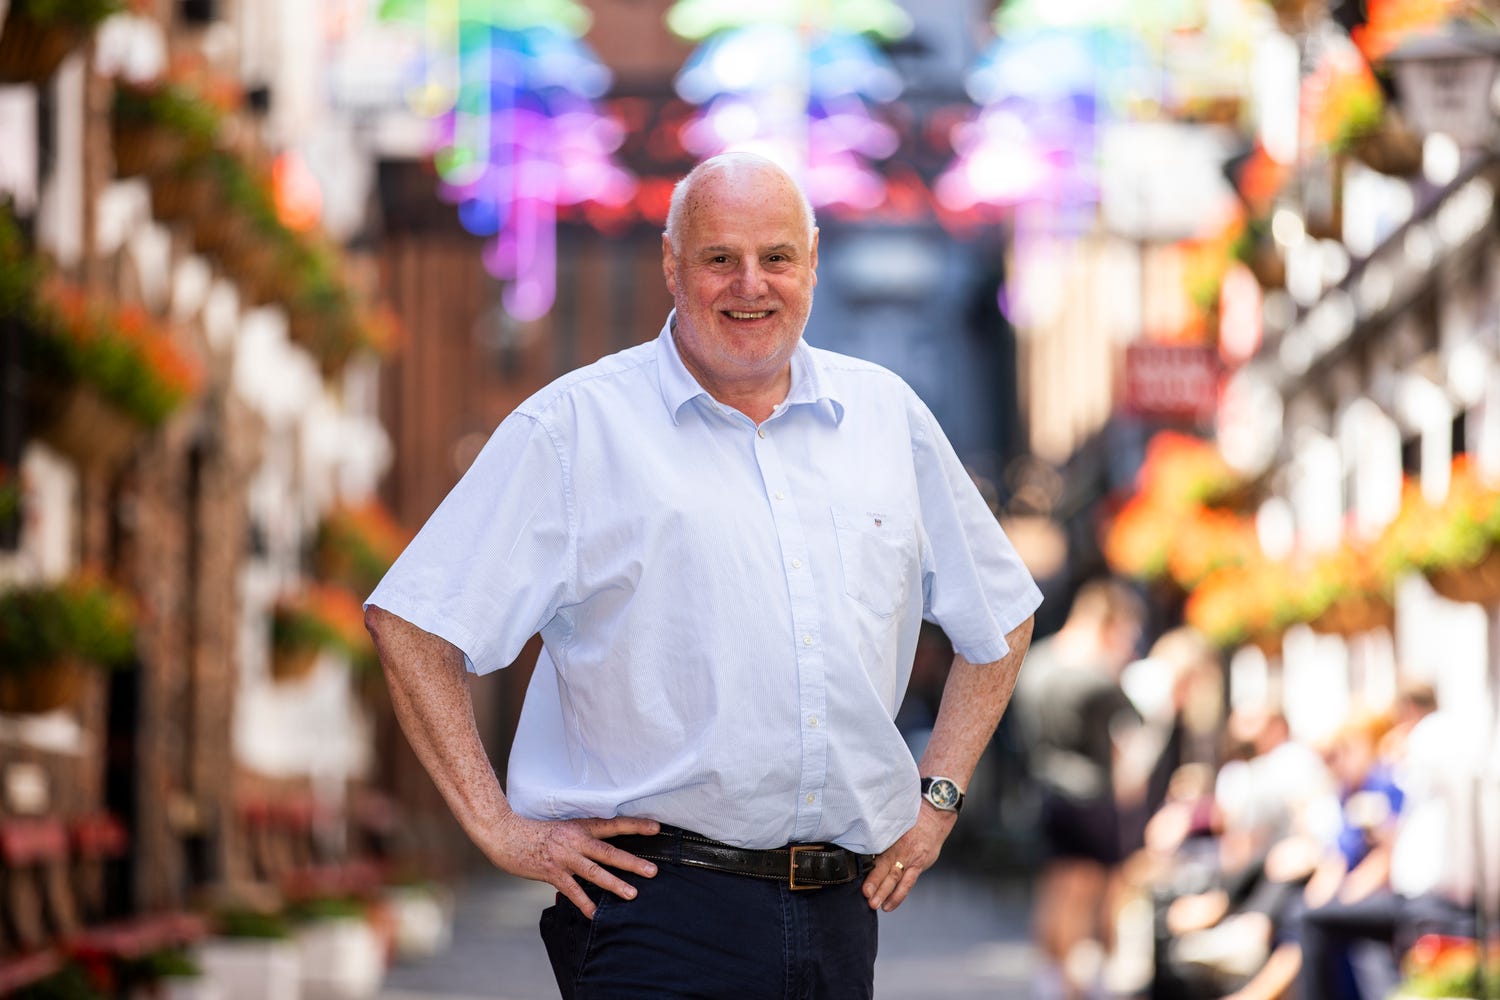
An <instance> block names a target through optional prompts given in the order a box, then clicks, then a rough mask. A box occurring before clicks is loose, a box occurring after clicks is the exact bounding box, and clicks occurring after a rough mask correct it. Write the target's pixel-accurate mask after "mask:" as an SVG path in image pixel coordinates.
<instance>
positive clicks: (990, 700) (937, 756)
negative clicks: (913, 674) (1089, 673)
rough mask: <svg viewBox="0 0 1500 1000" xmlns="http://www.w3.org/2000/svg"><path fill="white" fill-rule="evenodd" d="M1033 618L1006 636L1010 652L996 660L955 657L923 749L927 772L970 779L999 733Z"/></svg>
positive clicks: (961, 780)
mask: <svg viewBox="0 0 1500 1000" xmlns="http://www.w3.org/2000/svg"><path fill="white" fill-rule="evenodd" d="M1032 623H1033V619H1031V618H1028V619H1026V620H1025V621H1024V622H1022V623H1021V624H1020V625H1017V626H1016V627H1015V628H1014V629H1012V630H1011V632H1010V634H1009V635H1007V636H1006V637H1005V641H1006V642H1007V643H1008V644H1009V645H1010V652H1009V653H1007V654H1006V655H1005V657H1004V658H1003V659H1000V660H997V661H996V662H994V663H970V662H969V661H968V660H966V659H964V658H963V657H962V656H955V657H954V658H953V667H952V669H951V670H950V671H949V672H948V680H947V682H946V683H945V684H944V685H943V700H942V704H941V705H940V706H939V707H938V716H937V721H936V722H935V723H934V724H933V727H932V736H931V738H930V739H928V741H927V749H926V750H925V751H924V752H923V754H922V760H921V764H920V767H921V771H922V773H923V774H924V775H942V776H943V777H947V778H952V779H953V780H954V781H956V782H958V783H959V784H960V785H967V784H968V782H969V778H970V777H972V776H973V774H974V768H975V767H976V766H977V765H978V763H979V756H980V754H982V753H983V752H984V748H985V747H986V746H987V745H988V744H989V741H990V737H992V736H994V735H995V727H996V726H997V725H999V724H1000V716H1002V715H1003V714H1004V713H1005V708H1006V706H1007V705H1009V704H1010V697H1011V694H1012V693H1013V692H1014V691H1015V688H1016V676H1017V675H1018V674H1019V672H1020V669H1021V660H1022V659H1024V658H1025V656H1026V650H1027V648H1028V647H1029V646H1030V645H1031V629H1032Z"/></svg>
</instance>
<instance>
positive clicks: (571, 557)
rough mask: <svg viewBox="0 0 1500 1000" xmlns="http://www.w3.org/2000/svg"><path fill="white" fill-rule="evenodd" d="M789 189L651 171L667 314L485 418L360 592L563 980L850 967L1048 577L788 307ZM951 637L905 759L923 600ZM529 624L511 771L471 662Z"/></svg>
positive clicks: (969, 487)
mask: <svg viewBox="0 0 1500 1000" xmlns="http://www.w3.org/2000/svg"><path fill="white" fill-rule="evenodd" d="M817 264H818V231H817V229H816V227H815V225H814V220H813V212H812V208H811V206H810V205H809V204H808V203H807V200H806V198H805V197H804V196H803V195H802V193H801V192H800V191H799V190H798V188H797V186H796V184H795V183H794V182H793V181H792V179H791V178H790V177H789V176H788V175H787V174H786V173H785V172H783V171H782V170H781V169H780V168H779V167H777V166H775V165H774V164H772V163H771V162H770V161H768V160H764V159H762V158H759V157H756V156H751V155H748V154H726V155H724V156H719V157H715V158H714V159H712V160H709V161H707V162H705V163H703V164H700V165H699V166H698V167H697V168H696V169H695V170H693V172H692V173H690V174H689V175H688V176H687V177H686V178H684V179H683V181H682V182H681V183H680V184H679V185H678V186H677V188H676V190H675V191H674V192H673V197H672V204H671V211H670V213H669V215H668V220H667V231H666V233H665V234H664V235H663V239H662V271H663V275H664V277H665V279H666V284H667V288H668V289H669V290H670V291H671V293H672V296H673V300H674V305H675V308H674V310H673V312H672V314H671V315H670V316H669V317H668V319H667V322H666V324H665V326H664V327H663V329H662V331H661V334H660V336H658V337H657V338H656V340H654V341H652V342H650V343H647V344H643V345H641V346H639V347H635V348H631V349H630V350H627V351H624V352H621V353H620V354H616V355H613V356H611V357H608V358H605V359H604V360H602V361H599V362H597V363H595V364H593V365H590V366H588V367H586V368H583V369H580V370H579V371H576V372H573V373H572V374H570V375H568V376H565V377H564V378H562V379H560V380H558V381H557V382H555V383H553V384H552V385H551V386H548V387H547V388H546V389H544V390H542V391H541V392H540V393H538V394H537V395H535V396H534V397H532V398H531V399H530V400H528V401H527V402H526V403H524V404H523V405H522V406H521V407H519V408H518V409H517V410H516V411H515V413H513V414H512V415H511V416H510V417H508V418H507V419H506V420H505V421H504V422H502V423H501V425H500V427H499V428H498V429H497V430H496V431H495V433H494V435H493V436H492V437H491V439H490V441H489V443H488V444H487V445H486V446H485V449H484V451H483V452H482V453H481V454H480V456H479V458H478V459H477V460H476V461H475V463H474V466H473V468H471V469H470V471H469V472H468V473H467V474H466V475H465V476H464V478H463V480H462V481H461V482H460V483H459V484H458V485H457V486H456V487H455V488H454V490H453V492H452V493H451V494H450V495H449V496H448V498H447V499H446V500H444V502H443V504H442V505H441V506H440V507H439V508H438V510H437V511H436V512H435V513H434V514H433V516H432V518H431V519H430V520H429V521H428V523H427V524H426V526H424V527H423V529H422V531H421V532H420V533H419V534H418V536H417V538H416V539H415V540H414V541H413V542H412V544H411V546H410V547H409V548H408V549H407V551H406V552H405V553H404V554H403V555H402V556H401V558H400V559H399V560H398V561H397V563H396V565H395V566H394V567H393V568H392V569H391V572H390V573H389V575H387V577H386V579H385V580H383V581H382V582H381V584H380V586H379V587H378V588H377V589H376V591H375V593H374V594H372V595H371V596H370V599H369V601H368V604H367V613H366V620H367V622H368V624H369V627H370V630H371V632H372V633H373V634H374V636H375V638H376V642H377V645H378V647H379V649H380V654H381V660H382V662H383V663H384V665H385V670H386V676H387V678H388V680H389V682H390V687H391V692H392V701H393V704H394V705H395V708H396V713H397V716H398V718H399V719H400V721H401V725H402V728H403V729H404V731H405V733H406V735H407V738H408V740H409V741H410V742H411V744H412V746H413V748H414V749H415V750H416V752H417V754H418V756H419V757H420V758H421V760H422V762H423V764H424V765H425V766H426V767H427V769H428V771H429V772H430V773H431V775H432V777H433V779H434V781H435V782H436V783H437V785H438V787H439V788H440V789H441V790H442V792H443V795H444V797H445V799H446V801H447V802H448V804H449V805H450V807H451V808H452V809H453V812H454V814H455V815H456V816H457V818H458V820H459V822H460V823H461V824H462V825H463V827H464V830H465V831H466V832H467V833H468V835H469V836H470V837H471V838H472V839H473V840H474V842H475V843H476V844H477V845H478V846H479V847H480V848H481V849H482V850H483V851H484V853H485V854H486V856H487V857H488V858H489V859H490V860H491V861H493V862H494V863H495V864H496V865H497V866H498V867H500V868H502V869H504V870H505V871H508V872H511V873H513V874H516V875H521V876H524V877H526V878H532V879H537V880H540V881H543V882H547V883H549V884H551V885H553V886H555V887H556V888H557V890H558V897H557V902H556V903H555V905H553V906H552V907H550V908H548V909H547V910H546V911H545V912H544V913H543V914H542V918H541V929H542V937H543V940H544V942H545V943H546V946H547V951H548V955H549V957H550V958H551V961H552V966H553V970H554V972H555V973H556V975H557V980H558V986H559V989H560V990H561V992H562V994H563V996H565V997H569V998H574V997H576V998H599V997H608V998H618V997H653V998H655V997H675V996H693V997H725V998H731V997H732V998H736V1000H741V998H759V997H767V998H770V997H793V996H795V997H819V998H845V997H849V998H854V997H869V996H871V995H872V994H873V977H874V961H875V950H876V937H877V928H876V924H877V920H876V916H877V914H878V913H879V912H880V911H881V910H886V911H889V910H892V909H894V908H895V907H897V906H898V905H900V904H901V902H902V901H903V900H904V899H905V898H906V896H907V894H908V893H909V892H910V891H911V890H912V887H913V886H914V885H915V883H916V882H917V880H918V878H919V877H920V876H921V874H922V872H923V871H925V870H926V869H927V868H928V867H930V866H931V865H932V863H933V862H934V861H935V860H936V859H937V857H938V853H939V851H940V850H941V848H942V844H943V842H944V840H945V839H946V838H947V836H948V833H949V831H950V830H951V829H952V828H953V824H954V822H955V820H956V818H957V814H958V810H959V808H960V806H961V805H962V804H963V786H964V785H965V784H966V783H967V781H968V778H969V776H970V775H971V774H972V773H973V770H974V767H975V764H976V762H977V761H978V758H979V754H980V752H981V750H982V749H983V748H984V746H985V744H986V743H987V742H988V740H989V738H990V736H991V734H992V733H993V731H994V728H995V725H996V723H997V722H998V721H999V718H1000V715H1001V713H1002V712H1003V711H1004V708H1005V705H1006V703H1007V702H1008V701H1009V699H1010V694H1011V690H1012V689H1013V687H1014V684H1015V679H1016V672H1017V670H1018V669H1019V667H1020V663H1021V658H1022V656H1023V655H1024V653H1025V649H1026V646H1027V644H1028V643H1029V641H1030V636H1031V616H1032V613H1033V612H1034V611H1035V609H1036V607H1037V605H1038V604H1039V603H1040V600H1041V595H1040V593H1039V592H1038V591H1037V589H1036V587H1035V585H1034V584H1033V583H1032V581H1031V578H1030V577H1029V576H1028V575H1027V573H1026V571H1025V569H1024V568H1023V567H1022V565H1021V563H1020V561H1019V560H1018V559H1017V557H1016V554H1015V552H1014V550H1013V549H1012V548H1011V545H1010V543H1009V542H1008V541H1007V540H1006V538H1005V536H1004V534H1003V533H1002V532H1001V531H1000V528H999V526H998V525H997V524H996V522H995V519H994V517H993V516H992V515H991V513H990V511H989V509H988V507H986V506H985V504H984V502H983V500H981V498H980V496H979V494H978V492H977V490H976V489H975V488H974V486H973V483H972V482H971V480H970V479H969V477H968V476H967V475H966V474H965V472H964V470H963V467H962V466H961V465H960V464H959V462H958V459H957V458H956V456H955V455H954V453H953V450H952V448H951V447H950V446H949V444H948V442H947V439H946V438H945V437H944V436H943V433H942V431H941V430H940V429H939V427H938V426H937V423H936V421H934V420H933V418H932V415H931V413H930V412H928V410H927V408H926V407H925V406H923V405H922V403H921V401H920V400H918V399H917V397H916V396H915V395H914V394H913V393H912V391H911V390H910V389H909V388H908V387H907V386H906V385H905V384H904V383H903V382H902V381H901V380H900V379H898V378H897V377H896V376H895V375H892V374H891V373H890V372H888V371H886V370H884V369H882V368H879V367H877V366H875V365H871V364H868V363H865V362H862V361H857V360H855V359H852V358H847V357H842V356H839V355H836V354H832V353H829V352H827V351H821V350H817V349H815V348H811V347H809V346H808V345H807V344H806V343H804V342H803V340H802V331H803V328H804V326H806V324H807V319H808V314H809V312H810V310H811V308H812V299H813V288H814V286H815V285H816V284H817ZM924 617H925V618H928V619H930V620H932V621H935V622H937V623H938V624H940V625H941V626H942V627H943V628H944V629H945V630H946V631H947V632H948V635H949V637H950V638H951V639H952V640H953V644H954V648H955V649H956V650H957V651H958V654H959V655H958V656H957V657H956V658H955V661H954V664H953V668H952V671H951V673H950V675H949V680H948V683H947V687H946V689H945V691H944V695H943V701H942V708H941V711H940V713H939V716H938V719H937V723H936V725H935V727H934V730H933V734H932V738H931V740H930V741H929V744H928V746H927V749H926V751H925V752H924V754H923V757H922V761H921V764H920V766H918V764H917V762H915V761H913V760H912V757H911V755H910V753H909V752H908V751H907V749H906V746H905V744H904V743H903V741H902V739H901V736H900V734H899V733H898V732H897V730H896V727H895V724H894V722H893V719H894V716H895V713H896V709H897V708H898V707H899V705H900V702H901V698H902V696H903V694H904V692H905V689H906V683H907V680H908V678H909V676H910V673H911V666H912V658H913V655H914V653H915V649H916V639H917V633H918V630H919V629H920V627H921V623H922V620H923V618H924ZM538 632H539V633H540V634H541V636H542V639H543V653H542V656H541V659H540V660H539V661H538V664H537V669H536V672H535V673H534V675H533V677H532V681H531V686H530V689H529V690H528V692H527V697H526V702H525V705H524V707H523V709H522V716H521V722H520V725H519V727H518V730H517V733H516V739H515V744H514V749H513V750H512V753H511V758H510V762H509V775H508V780H507V783H506V791H505V792H502V790H501V788H500V783H499V782H498V780H497V779H496V776H495V774H494V772H493V770H492V769H491V768H490V765H489V763H488V760H487V759H486V757H485V754H484V750H483V747H482V746H481V744H480V741H479V736H478V734H477V732H476V731H475V726H474V718H473V710H472V705H471V704H470V701H469V694H468V687H467V684H466V680H465V676H464V674H465V670H466V669H468V670H472V671H474V672H477V673H484V672H487V671H490V670H493V669H496V668H499V667H503V666H505V665H506V664H508V663H510V662H511V661H512V660H513V659H515V657H516V656H517V655H518V654H519V652H520V649H521V646H522V645H523V644H524V643H525V641H526V640H527V639H528V638H529V637H530V636H531V635H533V634H535V633H538Z"/></svg>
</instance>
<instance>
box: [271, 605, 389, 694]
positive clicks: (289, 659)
mask: <svg viewBox="0 0 1500 1000" xmlns="http://www.w3.org/2000/svg"><path fill="white" fill-rule="evenodd" d="M324 650H327V651H330V652H333V653H336V654H338V655H342V656H343V657H345V658H346V659H347V660H348V661H349V664H350V665H351V666H353V667H355V668H356V669H365V668H368V667H373V666H375V665H376V663H377V661H376V659H375V644H374V642H373V641H372V640H371V639H370V634H369V633H368V632H366V631H365V622H364V611H363V610H362V609H361V608H360V603H359V598H357V597H355V596H354V595H353V594H351V593H350V592H349V591H347V590H344V589H343V588H341V587H335V586H330V585H328V584H310V585H308V586H307V587H306V588H305V589H304V590H302V591H300V592H298V593H293V594H287V595H285V596H284V597H282V598H281V599H280V600H278V601H277V602H276V605H275V607H274V608H272V611H271V676H272V678H273V679H274V680H294V679H297V678H300V677H306V676H307V675H308V674H309V673H310V672H311V671H312V669H313V664H314V663H315V662H316V660H317V657H318V654H319V653H321V652H323V651H324Z"/></svg>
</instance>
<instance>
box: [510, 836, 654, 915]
mask: <svg viewBox="0 0 1500 1000" xmlns="http://www.w3.org/2000/svg"><path fill="white" fill-rule="evenodd" d="M660 829H661V827H660V825H659V824H658V823H657V822H656V821H655V820H651V819H632V818H630V817H623V816H622V817H618V818H616V819H570V820H538V819H527V818H525V817H524V816H518V815H516V814H515V813H511V814H509V815H508V816H506V817H505V819H503V820H501V821H500V823H499V825H498V829H497V830H496V831H495V837H494V839H493V840H492V841H491V842H490V844H488V845H487V849H488V850H487V853H488V854H489V857H490V860H491V861H493V862H494V863H495V865H496V867H498V868H500V869H501V870H503V871H507V872H509V873H510V874H512V875H519V876H521V877H522V878H529V879H535V880H536V881H538V882H546V883H547V884H548V885H551V886H553V887H554V888H556V889H557V891H558V892H560V893H562V894H563V895H564V896H566V897H568V899H570V900H572V901H573V905H574V906H576V907H578V908H579V909H580V910H582V911H583V915H584V916H586V917H588V918H589V919H590V920H592V919H594V903H593V901H592V900H590V899H589V897H588V895H587V894H585V893H584V891H583V887H582V886H581V885H579V884H578V882H577V881H576V880H575V876H576V877H577V878H582V879H586V880H587V881H589V882H592V883H594V884H595V885H597V886H599V887H600V888H601V889H607V890H609V891H610V892H612V893H614V894H615V895H616V896H619V897H620V898H622V899H633V898H634V897H635V889H634V888H633V887H632V886H630V885H629V884H628V883H626V882H625V881H624V880H622V879H621V878H620V877H619V876H617V875H614V874H613V873H611V872H609V871H608V870H606V868H605V867H604V866H605V865H608V866H609V867H610V868H619V869H622V870H624V871H630V872H635V873H636V874H637V875H642V876H644V877H646V878H651V877H652V876H654V875H655V874H656V866H655V865H654V864H652V863H651V862H649V861H646V860H643V859H641V858H638V857H636V856H635V855H634V854H629V853H627V852H625V851H622V850H620V849H619V848H618V847H615V846H613V845H611V844H606V843H605V842H604V838H606V837H618V836H619V835H621V834H626V833H638V834H654V833H657V832H659V831H660Z"/></svg>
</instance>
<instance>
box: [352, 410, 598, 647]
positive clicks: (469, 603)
mask: <svg viewBox="0 0 1500 1000" xmlns="http://www.w3.org/2000/svg"><path fill="white" fill-rule="evenodd" d="M567 472H568V469H567V466H566V464H565V462H564V458H563V455H562V454H561V453H560V452H559V450H558V449H557V447H556V446H555V443H554V441H553V439H552V437H551V435H549V434H548V432H547V430H546V428H545V427H543V426H542V425H541V424H540V423H539V422H538V421H537V420H536V419H535V418H533V417H530V416H528V415H525V414H521V413H513V414H511V415H510V416H509V417H507V418H506V419H505V421H504V422H503V423H501V424H500V426H499V427H498V428H497V429H496V430H495V433H494V434H492V435H491V436H490V440H489V441H488V442H487V443H486V444H485V446H484V449H483V450H482V451H481V452H480V454H479V457H478V458H477V459H475V461H474V464H473V465H472V466H471V467H470V468H469V471H468V472H467V473H465V474H464V477H463V478H462V479H461V480H459V483H458V485H457V486H455V487H454V488H453V491H452V492H451V493H449V494H448V496H447V498H446V499H444V500H443V502H442V504H440V505H439V506H438V509H437V510H436V511H434V512H433V515H432V517H430V518H429V519H428V521H427V523H426V524H425V525H423V527H422V530H421V531H420V532H418V533H417V536H416V538H414V539H413V540H412V542H411V544H410V545H408V546H407V548H406V551H404V552H403V553H402V554H401V556H400V558H398V559H397V560H396V562H395V564H394V565H393V566H392V567H391V569H390V571H389V572H388V573H387V574H386V576H385V578H384V579H382V580H381V581H380V584H379V586H377V587H376V588H375V591H374V593H372V594H371V595H370V597H369V599H368V600H367V601H366V604H367V605H369V604H373V605H375V606H377V607H380V608H383V609H384V610H386V611H388V612H390V613H391V614H393V615H396V616H398V617H400V618H404V619H405V620H407V621H408V622H410V623H411V624H413V625H415V626H417V627H418V628H420V629H422V630H423V631H426V632H430V633H432V634H433V635H436V636H439V637H440V638H443V639H446V640H447V641H448V642H450V643H452V644H453V645H455V646H457V647H458V648H459V649H461V650H463V653H464V658H465V661H466V665H467V667H468V669H469V670H471V671H473V672H474V673H478V674H484V673H489V672H490V671H492V670H495V669H497V668H499V667H503V666H506V665H507V664H509V663H510V662H511V661H513V660H514V659H515V658H516V657H517V656H518V655H519V654H520V651H521V647H522V645H524V644H525V642H526V640H527V639H529V638H531V636H532V635H534V634H536V633H537V632H539V631H541V630H542V628H543V627H544V626H545V625H546V624H547V623H548V622H549V621H551V620H552V619H553V618H554V616H556V615H557V612H558V609H559V608H560V607H562V606H563V604H564V603H565V602H566V601H567V600H568V595H569V594H570V593H571V590H572V587H573V584H574V580H575V576H576V574H575V572H574V571H575V568H576V566H577V558H576V543H575V532H574V530H573V519H574V512H573V508H572V504H571V502H570V491H569V488H568V482H567Z"/></svg>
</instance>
